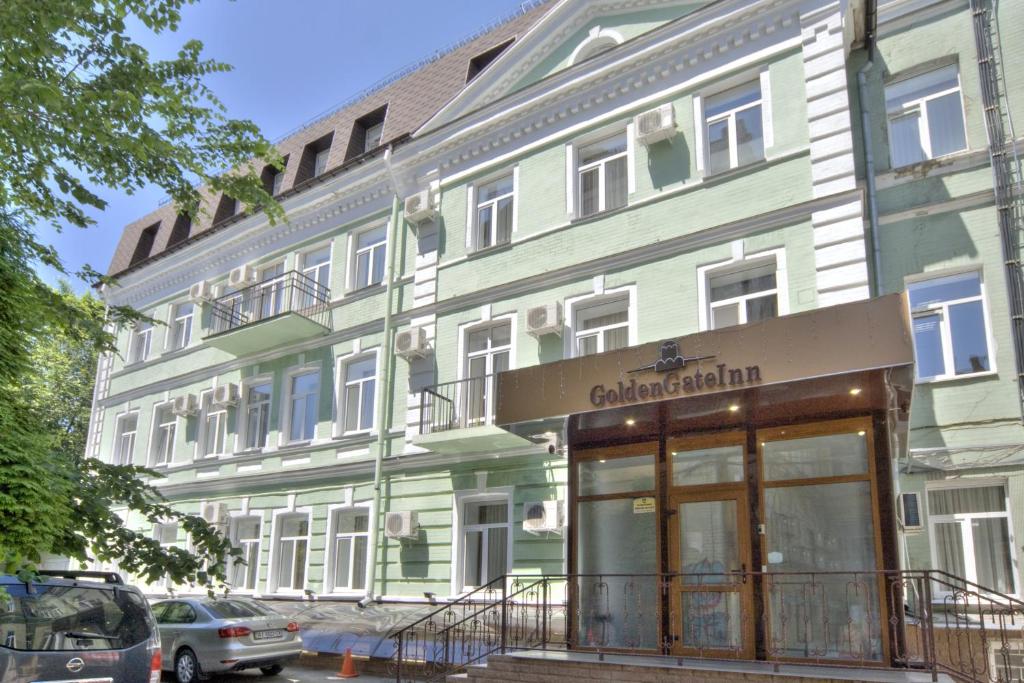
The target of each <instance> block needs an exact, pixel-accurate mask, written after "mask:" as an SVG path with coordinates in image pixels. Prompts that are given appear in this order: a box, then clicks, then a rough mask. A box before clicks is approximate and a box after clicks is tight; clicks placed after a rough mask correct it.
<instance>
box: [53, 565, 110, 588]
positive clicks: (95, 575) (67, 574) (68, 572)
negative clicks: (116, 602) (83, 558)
mask: <svg viewBox="0 0 1024 683" xmlns="http://www.w3.org/2000/svg"><path fill="white" fill-rule="evenodd" d="M36 574H39V575H40V576H53V577H56V578H61V579H100V580H102V581H103V582H104V583H113V584H117V585H124V581H123V580H122V579H121V575H120V574H118V573H117V572H92V571H79V570H76V569H39V570H37V571H36Z"/></svg>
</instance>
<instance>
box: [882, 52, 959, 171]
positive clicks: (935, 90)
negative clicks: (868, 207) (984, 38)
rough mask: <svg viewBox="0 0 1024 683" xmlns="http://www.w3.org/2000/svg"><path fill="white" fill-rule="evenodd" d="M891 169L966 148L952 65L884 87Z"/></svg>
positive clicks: (957, 78)
mask: <svg viewBox="0 0 1024 683" xmlns="http://www.w3.org/2000/svg"><path fill="white" fill-rule="evenodd" d="M885 110H886V113H887V116H888V120H889V154H890V157H891V160H892V167H893V168H900V167H901V166H909V165H911V164H916V163H918V162H919V161H924V160H925V159H935V158H937V157H941V156H944V155H946V154H952V153H954V152H959V151H960V150H963V149H967V133H966V130H965V127H964V106H963V100H962V97H961V94H960V73H959V68H958V66H957V65H956V64H951V65H949V66H945V67H942V68H941V69H935V70H934V71H929V72H928V73H923V74H920V75H918V76H914V77H913V78H905V79H903V80H899V81H895V82H893V83H888V84H886V86H885Z"/></svg>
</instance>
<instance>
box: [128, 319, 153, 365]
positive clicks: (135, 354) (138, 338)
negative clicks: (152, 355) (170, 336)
mask: <svg viewBox="0 0 1024 683" xmlns="http://www.w3.org/2000/svg"><path fill="white" fill-rule="evenodd" d="M152 341H153V323H150V322H143V321H139V322H138V323H136V325H135V328H134V329H133V330H132V335H131V340H130V341H129V343H128V362H129V363H141V362H142V361H144V360H146V359H147V358H149V350H150V346H151V345H152Z"/></svg>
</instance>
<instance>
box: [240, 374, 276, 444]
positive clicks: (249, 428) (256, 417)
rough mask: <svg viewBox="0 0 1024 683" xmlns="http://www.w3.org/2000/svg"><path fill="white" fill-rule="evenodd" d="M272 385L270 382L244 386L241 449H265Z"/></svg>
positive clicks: (268, 432) (268, 430) (268, 427)
mask: <svg viewBox="0 0 1024 683" xmlns="http://www.w3.org/2000/svg"><path fill="white" fill-rule="evenodd" d="M272 390H273V384H272V383H271V381H270V380H266V381H263V382H252V383H250V384H246V385H245V397H244V398H245V424H244V427H243V433H244V434H245V440H244V443H243V448H245V449H246V450H255V449H260V448H266V446H267V436H268V435H269V434H270V398H271V392H272Z"/></svg>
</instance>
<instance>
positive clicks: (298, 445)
mask: <svg viewBox="0 0 1024 683" xmlns="http://www.w3.org/2000/svg"><path fill="white" fill-rule="evenodd" d="M314 443H316V439H306V440H304V441H288V442H286V443H282V444H281V445H280V446H278V447H277V450H279V451H287V450H291V449H293V448H302V447H304V446H312V445H313V444H314Z"/></svg>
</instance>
